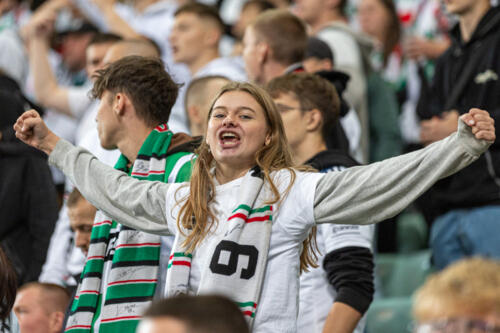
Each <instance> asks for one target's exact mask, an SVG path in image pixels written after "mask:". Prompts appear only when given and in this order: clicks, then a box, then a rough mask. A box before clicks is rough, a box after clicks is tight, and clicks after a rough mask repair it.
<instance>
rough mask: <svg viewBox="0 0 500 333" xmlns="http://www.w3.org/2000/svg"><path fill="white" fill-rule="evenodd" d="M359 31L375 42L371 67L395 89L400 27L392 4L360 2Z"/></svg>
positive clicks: (388, 0)
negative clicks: (379, 72) (380, 73)
mask: <svg viewBox="0 0 500 333" xmlns="http://www.w3.org/2000/svg"><path fill="white" fill-rule="evenodd" d="M358 18H359V21H360V27H361V30H362V31H363V32H364V33H365V34H367V35H368V36H370V37H372V38H373V39H374V41H375V52H374V53H373V56H372V65H373V67H374V69H375V70H377V71H381V72H382V74H383V77H384V78H385V79H386V80H388V81H389V82H391V83H393V84H394V85H395V88H396V89H398V88H404V87H398V86H397V84H398V80H399V79H400V75H401V73H400V69H401V66H402V50H401V45H400V39H401V26H400V24H399V17H398V14H397V12H396V6H395V5H394V2H393V0H361V2H360V4H359V7H358Z"/></svg>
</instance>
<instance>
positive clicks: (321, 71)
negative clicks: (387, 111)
mask: <svg viewBox="0 0 500 333" xmlns="http://www.w3.org/2000/svg"><path fill="white" fill-rule="evenodd" d="M334 61H335V59H334V57H333V53H332V50H331V49H330V47H329V46H328V44H326V43H325V42H324V41H322V40H321V39H319V38H316V37H309V38H308V40H307V49H306V55H305V58H304V61H303V62H302V64H303V65H304V69H305V70H306V72H309V73H317V74H318V75H320V76H322V77H323V78H325V79H327V80H329V81H330V82H331V83H332V84H333V85H334V86H335V89H336V90H337V92H338V95H339V97H340V117H339V120H340V124H341V125H342V128H338V123H337V122H335V123H334V126H335V127H334V128H332V129H331V131H330V138H329V140H327V146H328V148H329V149H333V148H336V149H340V150H342V151H344V152H348V153H349V154H350V155H351V156H352V157H354V158H355V159H356V160H358V161H362V160H363V152H362V151H361V147H360V140H361V124H360V122H359V118H358V115H357V113H356V111H355V110H354V109H353V108H351V107H350V106H349V104H348V103H347V102H346V101H345V99H344V97H343V94H344V91H345V88H346V86H347V83H348V82H349V79H350V77H349V75H347V74H345V73H342V72H339V71H335V70H334Z"/></svg>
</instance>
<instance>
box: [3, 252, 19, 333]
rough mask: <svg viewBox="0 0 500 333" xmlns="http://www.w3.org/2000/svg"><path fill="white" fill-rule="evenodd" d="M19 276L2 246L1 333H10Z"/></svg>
mask: <svg viewBox="0 0 500 333" xmlns="http://www.w3.org/2000/svg"><path fill="white" fill-rule="evenodd" d="M16 289H17V276H16V271H15V270H14V267H12V264H11V263H10V260H9V258H7V255H6V254H5V252H4V251H3V249H2V246H1V245H0V332H10V327H9V324H10V323H9V316H10V315H11V310H12V306H13V305H14V301H15V300H16Z"/></svg>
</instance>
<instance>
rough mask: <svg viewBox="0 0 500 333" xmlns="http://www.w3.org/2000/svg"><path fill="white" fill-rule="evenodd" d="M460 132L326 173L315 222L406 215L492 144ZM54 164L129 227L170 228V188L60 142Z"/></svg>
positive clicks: (465, 130) (51, 158)
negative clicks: (415, 148) (403, 212)
mask: <svg viewBox="0 0 500 333" xmlns="http://www.w3.org/2000/svg"><path fill="white" fill-rule="evenodd" d="M458 125H459V126H458V131H457V132H456V133H454V134H452V135H450V136H449V137H447V138H446V139H444V140H441V141H438V142H435V143H434V144H432V145H429V146H428V147H426V148H424V149H421V150H418V151H415V152H413V153H410V154H405V155H401V156H398V157H394V158H391V159H388V160H384V161H381V162H378V163H374V164H370V165H366V166H359V167H353V168H349V169H346V170H344V171H342V172H331V173H326V174H324V176H323V177H322V178H321V179H319V180H318V183H317V186H316V189H315V197H314V198H315V199H314V217H315V220H316V223H340V224H370V223H376V222H379V221H383V220H385V219H387V218H389V217H391V216H394V215H395V214H397V213H399V212H400V211H401V210H403V209H404V208H405V207H406V206H407V205H408V204H410V203H411V202H412V201H413V200H415V199H416V198H417V197H418V196H419V195H421V194H422V193H423V192H424V191H426V190H427V189H428V188H429V187H430V186H432V185H433V184H434V183H435V182H436V181H438V180H439V179H441V178H444V177H446V176H449V175H451V174H453V173H455V172H457V171H459V170H460V169H462V168H464V167H466V166H467V165H469V164H470V163H472V162H473V161H475V160H476V159H477V158H478V157H479V155H481V154H482V153H483V152H485V151H486V150H487V149H488V147H489V145H490V144H489V143H488V142H486V141H483V140H477V139H475V137H474V135H473V134H472V131H471V129H470V128H469V127H468V126H467V125H465V124H464V123H463V122H462V121H461V120H459V124H458ZM49 163H50V164H52V165H55V166H56V167H58V168H59V169H61V170H62V171H63V172H64V173H65V174H66V176H68V178H69V179H70V181H71V182H73V184H75V186H76V187H77V188H78V189H79V190H80V192H81V193H82V194H83V196H84V197H85V198H87V200H88V201H89V202H91V203H92V204H93V205H94V206H96V207H97V208H98V209H101V210H102V211H103V212H104V213H106V214H107V215H108V216H110V217H112V218H113V219H115V220H117V221H120V223H122V224H124V225H127V226H129V227H132V228H135V229H138V230H142V231H145V232H151V233H156V234H160V235H169V234H171V233H172V232H171V231H169V230H168V229H167V221H166V214H167V209H168V207H166V194H167V190H168V187H169V186H170V185H169V184H165V183H161V182H151V181H140V180H137V179H134V178H132V177H129V176H127V175H126V174H125V173H123V172H120V171H117V170H115V169H113V168H111V167H109V166H107V165H105V164H103V163H101V162H99V161H98V160H97V158H95V157H94V156H93V155H92V154H91V153H89V152H88V151H86V150H85V149H83V148H79V147H74V146H73V145H71V144H70V143H68V142H67V141H64V140H60V141H59V142H58V143H57V145H56V147H55V149H54V150H53V152H52V153H51V154H50V156H49Z"/></svg>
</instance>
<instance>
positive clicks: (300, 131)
mask: <svg viewBox="0 0 500 333" xmlns="http://www.w3.org/2000/svg"><path fill="white" fill-rule="evenodd" d="M274 103H275V104H276V107H277V108H278V111H279V112H280V115H281V120H282V121H283V127H284V128H285V134H286V138H287V140H288V144H289V145H290V148H291V149H292V153H293V151H294V150H295V149H296V147H297V146H299V145H300V144H301V143H302V142H303V141H304V137H305V136H306V134H307V127H306V121H305V119H304V116H305V113H304V112H303V111H302V107H301V106H300V102H299V100H298V99H297V98H296V97H295V94H293V93H281V94H279V96H278V97H277V98H274Z"/></svg>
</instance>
